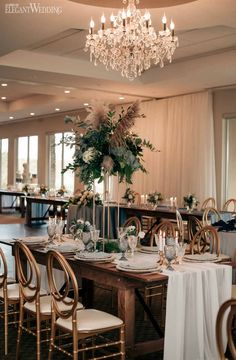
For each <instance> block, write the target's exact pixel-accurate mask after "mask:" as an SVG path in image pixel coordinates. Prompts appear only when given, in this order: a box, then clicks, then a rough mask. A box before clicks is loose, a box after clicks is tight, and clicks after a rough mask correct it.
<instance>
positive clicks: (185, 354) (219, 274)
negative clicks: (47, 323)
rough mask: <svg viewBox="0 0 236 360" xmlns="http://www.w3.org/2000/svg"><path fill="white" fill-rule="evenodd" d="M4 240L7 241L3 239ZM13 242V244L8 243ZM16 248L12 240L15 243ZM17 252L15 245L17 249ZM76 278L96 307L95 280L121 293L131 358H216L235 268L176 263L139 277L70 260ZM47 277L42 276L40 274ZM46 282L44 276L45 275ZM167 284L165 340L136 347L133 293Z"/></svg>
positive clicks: (39, 256) (112, 266)
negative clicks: (219, 318) (221, 312)
mask: <svg viewBox="0 0 236 360" xmlns="http://www.w3.org/2000/svg"><path fill="white" fill-rule="evenodd" d="M2 242H5V243H6V241H2ZM8 243H10V241H8ZM11 244H12V242H11ZM31 249H32V252H33V254H34V256H35V258H36V260H37V262H38V263H39V264H43V265H45V264H46V260H47V257H46V256H45V253H46V252H47V250H46V249H43V248H37V247H36V246H35V245H34V246H32V247H31ZM13 253H14V247H13ZM155 257H156V255H155V254H154V255H152V254H151V255H150V254H143V253H140V252H136V253H135V255H134V258H131V260H129V261H132V262H135V261H136V260H137V261H143V262H145V261H147V259H149V260H150V259H152V260H153V259H155ZM68 261H69V263H70V264H71V266H72V268H73V270H74V272H75V274H76V276H77V277H78V278H82V279H84V285H86V286H87V290H88V292H87V293H86V292H85V293H86V296H85V298H84V299H83V303H84V305H85V306H92V294H93V291H92V289H93V282H94V281H95V282H97V283H100V284H104V285H110V286H112V287H114V288H116V289H117V294H118V316H120V317H121V318H122V319H123V320H124V322H125V325H126V337H125V341H126V348H127V353H128V354H129V359H131V358H133V357H136V356H140V355H142V354H145V353H151V352H155V351H158V350H160V349H161V348H162V347H163V344H164V359H165V360H173V359H175V360H190V359H191V360H205V359H207V360H215V359H217V357H218V356H217V349H216V341H215V323H216V315H217V312H218V309H219V307H220V305H221V304H222V303H223V302H224V301H226V300H227V299H229V298H230V297H231V284H232V268H231V266H228V265H223V264H214V263H209V262H204V263H186V262H184V263H183V264H182V265H174V268H175V271H169V270H168V271H167V270H166V269H165V268H164V269H163V272H161V273H160V272H155V273H149V274H148V273H144V274H141V273H136V272H126V271H120V270H118V269H117V268H116V264H117V260H115V261H114V262H110V263H99V262H89V261H81V260H78V259H75V258H74V257H73V256H72V255H70V256H68ZM42 275H43V274H42ZM42 278H43V279H45V276H42ZM167 282H168V287H167V305H166V323H165V337H164V339H163V338H160V337H159V336H157V339H156V340H152V341H145V339H143V342H141V343H135V289H140V288H143V287H144V286H146V285H154V284H163V283H167Z"/></svg>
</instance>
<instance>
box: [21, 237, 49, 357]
mask: <svg viewBox="0 0 236 360" xmlns="http://www.w3.org/2000/svg"><path fill="white" fill-rule="evenodd" d="M15 258H16V269H17V277H18V281H19V285H20V308H19V313H20V314H19V325H18V336H17V348H16V359H18V358H19V356H20V341H21V335H22V330H25V331H27V332H28V333H29V334H31V335H34V336H36V343H37V346H36V358H37V360H40V343H41V342H43V341H49V336H48V335H49V330H50V328H49V325H48V321H49V320H50V319H51V296H47V295H46V291H43V290H41V289H40V283H41V277H40V271H39V267H38V265H37V263H36V260H35V258H34V256H33V254H32V253H31V251H30V250H29V248H28V247H27V246H26V245H25V244H24V243H23V242H19V241H18V242H16V244H15ZM25 259H27V265H28V266H27V267H28V269H26V268H25ZM25 315H27V316H26V317H25ZM32 323H34V324H35V323H36V325H34V324H33V325H32ZM43 323H46V326H45V327H44V328H43ZM42 333H46V335H47V337H46V339H41V335H42Z"/></svg>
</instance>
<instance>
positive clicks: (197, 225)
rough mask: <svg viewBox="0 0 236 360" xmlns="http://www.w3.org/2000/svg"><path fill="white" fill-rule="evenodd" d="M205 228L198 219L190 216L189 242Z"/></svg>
mask: <svg viewBox="0 0 236 360" xmlns="http://www.w3.org/2000/svg"><path fill="white" fill-rule="evenodd" d="M202 227H203V225H202V223H201V221H200V220H198V218H196V217H195V216H193V215H192V216H189V218H188V240H189V242H191V241H192V239H193V237H194V235H195V234H196V232H198V230H200V229H201V228H202Z"/></svg>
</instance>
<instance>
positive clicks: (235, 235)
mask: <svg viewBox="0 0 236 360" xmlns="http://www.w3.org/2000/svg"><path fill="white" fill-rule="evenodd" d="M218 235H219V237H220V251H221V253H222V254H225V255H228V256H229V257H230V258H231V260H232V262H233V263H236V231H219V232H218ZM233 284H236V269H235V268H233Z"/></svg>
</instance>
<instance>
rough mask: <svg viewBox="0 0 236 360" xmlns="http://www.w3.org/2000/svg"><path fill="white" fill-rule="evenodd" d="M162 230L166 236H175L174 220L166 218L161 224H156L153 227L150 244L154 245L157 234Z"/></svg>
mask: <svg viewBox="0 0 236 360" xmlns="http://www.w3.org/2000/svg"><path fill="white" fill-rule="evenodd" d="M160 231H162V232H163V231H164V232H165V236H166V237H173V238H174V237H175V226H174V224H173V223H172V222H170V221H168V220H164V221H162V222H161V223H160V224H158V225H156V226H155V227H154V228H153V231H152V234H151V238H150V245H151V246H153V245H154V239H155V234H159V233H160Z"/></svg>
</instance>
